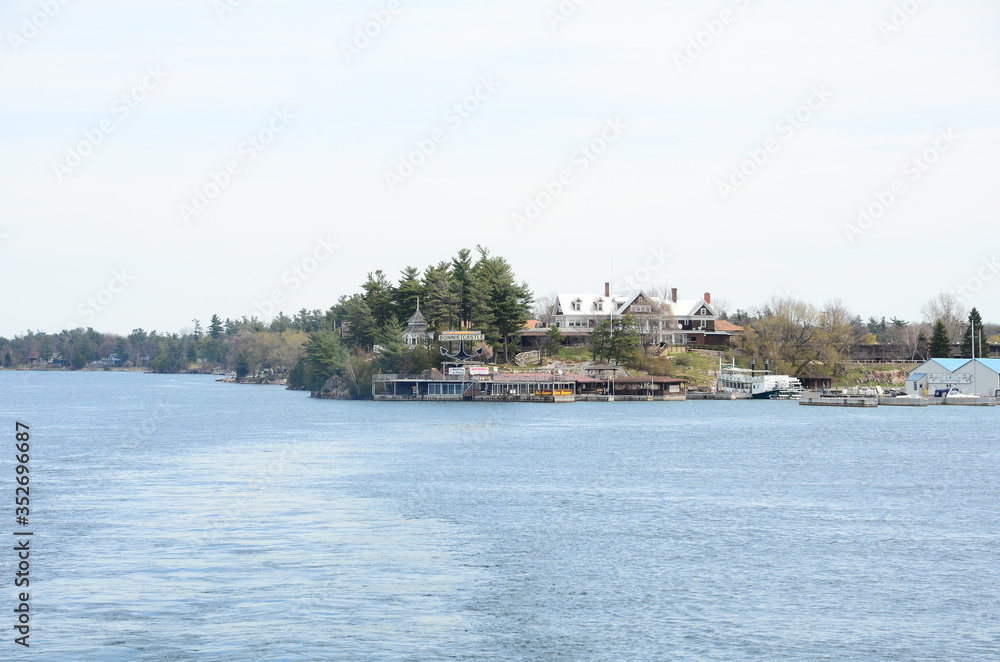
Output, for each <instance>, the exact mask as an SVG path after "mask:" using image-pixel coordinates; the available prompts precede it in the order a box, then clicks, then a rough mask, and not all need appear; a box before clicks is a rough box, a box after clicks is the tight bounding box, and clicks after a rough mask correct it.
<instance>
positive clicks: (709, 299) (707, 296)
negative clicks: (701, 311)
mask: <svg viewBox="0 0 1000 662" xmlns="http://www.w3.org/2000/svg"><path fill="white" fill-rule="evenodd" d="M705 303H707V304H711V303H712V293H711V292H705Z"/></svg>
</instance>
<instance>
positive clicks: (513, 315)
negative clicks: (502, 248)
mask: <svg viewBox="0 0 1000 662" xmlns="http://www.w3.org/2000/svg"><path fill="white" fill-rule="evenodd" d="M476 250H478V251H479V256H480V257H479V261H478V262H477V263H476V276H477V278H478V279H479V283H480V286H481V287H482V292H483V301H484V304H485V306H484V307H485V311H484V313H483V314H484V319H485V322H486V324H485V326H484V329H483V331H484V333H485V334H486V337H487V340H490V341H491V342H496V343H499V344H502V345H503V354H504V362H505V363H509V362H510V351H509V345H510V339H511V337H512V336H513V335H514V334H515V333H517V332H518V331H519V330H520V329H521V328H523V327H524V323H525V322H527V321H528V315H529V314H530V313H531V302H532V301H533V300H534V297H533V296H532V294H531V290H530V289H529V288H528V285H527V283H516V282H515V281H514V271H513V269H511V266H510V264H509V263H508V262H507V260H505V259H504V258H502V257H499V256H496V257H494V256H491V255H490V252H489V250H488V249H485V248H483V247H482V246H476Z"/></svg>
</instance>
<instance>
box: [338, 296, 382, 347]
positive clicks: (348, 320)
mask: <svg viewBox="0 0 1000 662" xmlns="http://www.w3.org/2000/svg"><path fill="white" fill-rule="evenodd" d="M342 324H343V327H342V328H343V337H344V340H345V341H347V342H348V343H349V344H350V345H352V346H354V347H360V348H362V349H366V350H370V349H371V348H372V346H373V345H374V344H375V339H376V338H377V337H378V334H379V325H378V323H377V322H376V320H375V316H374V315H372V311H371V309H370V308H369V307H368V303H367V302H366V301H365V298H364V297H362V296H361V295H355V296H353V297H351V298H350V299H348V300H347V301H346V302H345V303H344V321H343V323H342Z"/></svg>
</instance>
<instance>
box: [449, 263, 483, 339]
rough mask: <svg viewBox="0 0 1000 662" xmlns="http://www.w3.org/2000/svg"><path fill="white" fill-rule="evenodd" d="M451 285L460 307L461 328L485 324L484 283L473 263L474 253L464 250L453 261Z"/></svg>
mask: <svg viewBox="0 0 1000 662" xmlns="http://www.w3.org/2000/svg"><path fill="white" fill-rule="evenodd" d="M451 284H452V290H453V292H454V294H455V300H456V304H457V306H458V323H459V326H461V327H463V328H466V329H471V328H473V327H474V326H475V325H476V324H479V323H481V322H483V318H484V317H485V316H486V312H487V309H488V308H487V303H486V301H484V297H485V293H484V291H483V283H482V282H481V280H480V278H479V277H478V274H477V273H476V269H475V265H473V263H472V251H470V250H469V249H468V248H463V249H462V250H460V251H459V252H458V255H456V256H455V257H454V258H452V260H451Z"/></svg>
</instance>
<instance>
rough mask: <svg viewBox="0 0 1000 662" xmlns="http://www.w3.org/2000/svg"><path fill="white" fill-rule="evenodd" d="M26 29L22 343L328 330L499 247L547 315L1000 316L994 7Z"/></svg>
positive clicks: (718, 9) (408, 8) (480, 11)
mask: <svg viewBox="0 0 1000 662" xmlns="http://www.w3.org/2000/svg"><path fill="white" fill-rule="evenodd" d="M137 7H138V9H137ZM0 21H2V26H3V44H2V45H0V53H2V54H0V117H2V122H0V140H2V142H0V145H2V149H0V178H2V181H3V184H4V186H3V192H4V194H3V195H2V196H0V283H2V290H0V292H2V295H3V296H2V298H3V308H2V312H0V334H3V335H12V334H15V333H19V332H23V331H25V330H26V329H29V328H30V329H42V330H48V331H55V330H59V329H62V328H69V327H77V326H93V327H94V328H96V329H98V330H101V331H115V332H126V333H127V332H128V331H130V330H131V329H133V328H135V327H144V328H145V329H147V330H150V329H157V330H170V331H174V330H179V329H181V328H184V327H187V326H190V323H191V322H190V321H191V320H192V319H193V318H199V319H201V320H202V321H203V322H204V321H205V320H207V319H208V317H209V316H210V315H211V314H212V313H218V314H219V315H221V316H222V317H234V316H240V315H254V314H255V315H258V316H259V317H264V318H267V317H269V315H268V314H267V313H269V312H272V311H276V310H278V309H282V310H285V311H286V312H294V311H295V310H298V309H299V308H301V307H307V308H324V309H325V308H327V307H328V306H329V305H331V304H332V303H334V302H335V301H336V299H337V297H338V296H339V295H341V294H349V293H352V292H354V291H356V290H357V288H358V285H359V284H360V282H362V281H363V279H364V277H365V274H366V273H367V272H368V271H371V270H373V269H376V268H381V269H384V270H385V271H386V272H387V273H389V274H390V275H392V276H393V277H395V276H397V275H398V272H399V270H400V269H402V268H403V267H405V266H407V265H410V264H412V265H414V266H418V267H420V268H423V267H424V266H426V265H427V264H429V263H432V262H437V261H439V260H441V259H446V258H449V257H450V256H451V255H453V254H454V253H455V252H456V251H457V250H458V249H459V248H462V247H470V248H472V247H474V246H475V245H476V244H477V243H478V244H484V245H486V246H488V247H490V248H491V249H492V250H493V252H494V253H499V254H502V255H504V256H506V257H507V258H508V259H509V260H510V261H511V263H512V264H513V266H514V268H515V271H516V272H517V274H518V275H519V277H521V278H523V279H524V280H527V281H528V283H529V284H530V285H531V286H532V288H533V289H534V290H535V292H536V293H538V294H545V293H548V292H552V291H557V290H563V291H586V290H588V289H591V288H594V289H597V288H599V287H600V283H603V282H604V281H605V280H608V278H609V277H611V276H610V273H611V271H612V268H613V270H614V271H613V273H614V276H613V277H614V280H615V281H616V282H617V283H618V284H619V286H620V287H621V288H623V289H624V288H626V284H635V285H640V286H642V285H662V284H670V285H672V286H675V287H678V288H679V289H680V291H681V295H682V296H685V297H687V296H697V295H700V294H701V293H702V292H705V291H710V292H712V293H713V296H715V297H717V298H722V299H724V300H725V301H726V302H728V304H729V307H730V309H735V308H737V307H743V308H747V307H750V306H754V305H758V304H761V303H763V302H764V301H766V300H767V299H768V298H770V297H772V296H776V295H778V296H795V297H798V298H802V299H805V300H807V301H810V302H812V303H815V304H817V305H822V304H823V303H824V302H825V301H826V300H828V299H831V298H835V297H840V298H842V299H843V300H844V302H845V303H846V304H847V305H848V307H850V308H851V309H852V310H853V311H854V312H856V313H858V314H861V315H863V316H865V317H867V316H868V315H883V314H884V315H897V316H899V317H902V318H904V319H915V318H918V317H919V312H918V311H919V309H920V306H921V304H922V303H923V302H925V301H926V300H928V299H929V298H931V297H932V296H934V295H935V294H937V293H939V292H953V293H955V294H956V295H959V296H961V297H963V300H964V301H965V302H966V303H967V304H968V305H977V306H979V308H980V309H981V310H983V312H984V317H986V318H987V319H989V320H994V321H996V320H1000V277H997V269H998V265H997V263H996V259H995V258H996V254H997V253H1000V251H998V250H997V242H996V237H997V233H996V229H995V228H996V221H997V209H998V195H1000V194H998V191H1000V187H998V186H997V185H996V183H995V180H996V178H997V174H998V167H997V161H996V160H997V155H1000V131H998V119H1000V113H998V111H1000V89H998V88H1000V75H998V74H1000V5H998V4H997V3H996V2H995V0H951V1H950V2H947V3H945V2H929V1H926V2H918V1H917V0H907V1H906V2H903V1H902V0H885V1H882V0H866V1H864V2H861V1H854V0H844V1H842V2H838V3H829V2H802V1H801V0H800V1H797V2H792V1H791V0H719V1H717V2H690V0H688V1H685V2H681V1H679V0H678V1H673V0H615V1H614V2H611V1H610V0H575V2H574V0H563V2H561V3H560V2H559V1H558V0H551V1H539V0H534V1H527V0H507V1H506V2H503V3H498V2H481V1H477V0H462V1H461V2H459V1H453V2H452V1H447V0H419V1H416V0H412V1H411V0H392V1H390V0H378V1H374V2H335V1H332V2H320V1H319V0H313V1H310V0H281V1H280V2H279V1H278V0H242V1H240V0H146V1H144V2H142V3H133V2H124V1H122V0H88V1H87V2H84V1H83V0H63V1H62V2H60V1H59V0H33V1H22V0H8V1H7V2H4V3H3V5H2V8H0ZM612 264H613V267H612ZM274 302H277V303H274ZM991 311H992V312H991Z"/></svg>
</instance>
